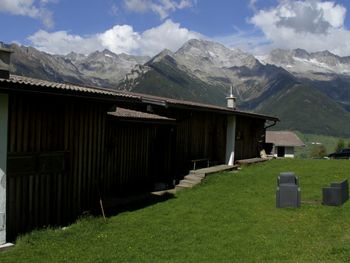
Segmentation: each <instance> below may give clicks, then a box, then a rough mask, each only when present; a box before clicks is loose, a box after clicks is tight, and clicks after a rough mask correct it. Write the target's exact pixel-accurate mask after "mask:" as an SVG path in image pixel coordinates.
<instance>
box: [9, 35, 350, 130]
mask: <svg viewBox="0 0 350 263" xmlns="http://www.w3.org/2000/svg"><path fill="white" fill-rule="evenodd" d="M11 48H12V49H13V50H14V51H15V54H14V55H13V59H12V62H13V71H14V72H15V73H16V74H20V75H25V76H30V77H36V78H41V79H47V80H52V81H58V82H71V83H77V84H87V85H95V86H103V87H107V88H117V89H122V90H127V91H134V92H140V93H148V94H152V95H159V96H166V97H172V98H177V99H186V100H193V101H198V102H204V103H210V104H216V105H225V103H226V102H225V97H226V96H227V93H228V91H229V87H230V86H231V85H232V86H233V87H234V95H235V96H236V97H237V101H238V105H239V107H240V108H241V109H244V110H253V111H258V112H263V113H267V114H271V115H278V117H280V118H281V120H282V123H284V124H283V125H282V124H281V125H280V126H279V127H281V128H288V129H293V128H294V129H298V130H300V131H304V132H305V131H307V132H310V131H312V130H313V131H314V133H319V134H332V135H342V136H344V135H345V134H348V135H349V136H350V130H349V131H342V130H341V125H340V123H341V121H342V120H344V122H349V123H350V114H347V113H348V111H350V88H349V87H350V57H339V56H336V55H334V54H332V53H330V52H328V51H323V52H314V53H308V52H307V51H305V50H302V49H296V50H282V49H279V50H273V51H271V52H270V54H268V55H267V56H264V57H257V58H256V57H254V56H253V55H251V54H248V53H245V52H243V51H241V50H239V49H229V48H227V47H225V46H223V45H221V44H219V43H215V42H211V41H207V40H190V41H188V42H186V43H185V44H184V45H183V46H182V47H181V48H180V49H179V50H177V51H176V52H172V51H170V50H163V51H162V52H161V53H159V54H157V55H156V56H154V57H153V58H149V57H137V56H129V55H126V54H119V55H117V54H114V53H112V52H111V51H109V50H103V51H96V52H93V53H91V54H89V55H81V54H76V53H70V54H68V55H66V56H60V55H51V54H47V53H44V52H40V51H38V50H36V49H34V48H31V47H23V46H18V45H15V44H13V45H11ZM293 87H297V88H293ZM302 91H308V93H309V94H312V96H314V97H315V98H314V99H313V100H311V97H310V95H307V94H308V93H307V92H302ZM292 94H293V95H292ZM297 94H298V96H296V95H297ZM272 98H275V99H272ZM276 98H283V103H281V100H278V99H276ZM295 98H297V99H295ZM309 101H314V103H311V104H310V103H309ZM316 102H317V103H316ZM321 103H322V104H324V105H325V107H323V108H322V110H323V114H319V108H317V107H312V105H319V104H321ZM295 104H297V105H295ZM298 105H299V106H300V105H304V106H303V107H304V108H305V109H307V112H302V113H303V116H308V117H307V118H304V117H302V115H300V114H299V113H298V114H297V112H295V111H296V110H298V109H300V108H299V106H298ZM310 105H311V107H309V106H310ZM293 112H294V113H295V114H294V113H293ZM327 112H331V113H332V114H326V113H327ZM326 115H327V116H328V118H329V119H328V120H327V121H328V122H330V123H331V124H332V123H333V124H334V126H337V128H335V129H332V128H331V126H332V125H331V126H329V128H327V129H322V128H321V126H322V125H321V126H320V125H313V124H312V123H323V122H324V119H323V117H322V116H326ZM313 116H314V117H313ZM332 116H333V117H332ZM308 118H312V122H311V121H309V122H307V120H308ZM310 120H311V119H310ZM300 123H302V125H300ZM285 124H288V125H287V126H286V125H285ZM279 127H278V126H277V128H279ZM303 127H304V128H303ZM344 127H345V126H344Z"/></svg>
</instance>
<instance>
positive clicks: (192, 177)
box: [184, 174, 203, 182]
mask: <svg viewBox="0 0 350 263" xmlns="http://www.w3.org/2000/svg"><path fill="white" fill-rule="evenodd" d="M184 179H185V180H189V181H194V182H201V181H202V180H203V177H200V176H197V175H195V174H193V175H192V174H189V175H186V176H185V177H184Z"/></svg>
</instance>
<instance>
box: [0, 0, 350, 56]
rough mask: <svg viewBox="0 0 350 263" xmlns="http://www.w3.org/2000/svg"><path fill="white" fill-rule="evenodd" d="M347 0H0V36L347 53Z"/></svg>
mask: <svg viewBox="0 0 350 263" xmlns="http://www.w3.org/2000/svg"><path fill="white" fill-rule="evenodd" d="M349 2H350V1H349V0H341V1H340V0H334V1H322V0H221V1H210V0H99V1H96V0H95V1H87V0H86V1H83V0H0V23H1V25H4V26H1V27H0V36H1V38H0V41H3V42H5V43H11V42H17V43H20V44H24V45H31V46H34V47H36V48H38V49H40V50H43V51H46V52H49V53H54V54H67V53H69V52H71V51H74V52H78V53H85V54H87V53H90V52H93V51H95V50H103V49H105V48H107V49H110V50H111V51H113V52H115V53H127V54H135V55H151V56H152V55H155V54H157V53H158V52H160V51H161V50H162V49H164V48H168V49H170V50H173V51H176V49H177V48H179V47H180V46H181V45H182V44H183V43H184V42H186V41H187V40H189V39H191V38H203V39H209V40H214V41H218V42H221V43H223V44H224V45H226V46H228V47H230V48H241V49H243V50H245V51H249V52H252V53H255V54H263V53H266V52H268V51H269V50H271V49H273V48H304V49H306V50H308V51H319V50H325V49H328V50H330V51H331V52H334V53H336V54H338V55H343V56H345V55H350V30H349V17H348V13H347V10H348V9H349V8H350V3H349Z"/></svg>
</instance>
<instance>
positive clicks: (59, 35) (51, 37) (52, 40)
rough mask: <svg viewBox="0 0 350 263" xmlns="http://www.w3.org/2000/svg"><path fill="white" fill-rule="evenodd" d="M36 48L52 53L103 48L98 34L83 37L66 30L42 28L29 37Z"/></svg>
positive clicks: (83, 51)
mask: <svg viewBox="0 0 350 263" xmlns="http://www.w3.org/2000/svg"><path fill="white" fill-rule="evenodd" d="M28 39H29V41H31V43H32V44H33V45H34V47H35V48H37V49H39V50H41V51H45V52H48V53H51V54H67V53H69V52H71V51H73V52H76V53H83V54H85V53H90V52H91V51H95V50H98V49H101V44H100V42H99V41H98V38H97V37H96V36H87V37H81V36H77V35H71V34H68V33H67V32H66V31H56V32H53V33H49V32H46V31H44V30H40V31H38V32H36V33H35V34H33V35H31V36H30V37H28Z"/></svg>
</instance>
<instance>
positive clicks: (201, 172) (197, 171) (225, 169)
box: [190, 164, 237, 177]
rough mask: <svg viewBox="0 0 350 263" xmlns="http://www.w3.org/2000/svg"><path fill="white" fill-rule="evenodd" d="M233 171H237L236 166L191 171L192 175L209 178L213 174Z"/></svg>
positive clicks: (223, 165) (218, 166)
mask: <svg viewBox="0 0 350 263" xmlns="http://www.w3.org/2000/svg"><path fill="white" fill-rule="evenodd" d="M232 170H237V166H236V165H225V164H222V165H217V166H212V167H208V168H203V169H198V170H191V171H190V174H196V175H197V174H202V176H204V177H205V176H207V175H209V174H213V173H219V172H224V171H232Z"/></svg>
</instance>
